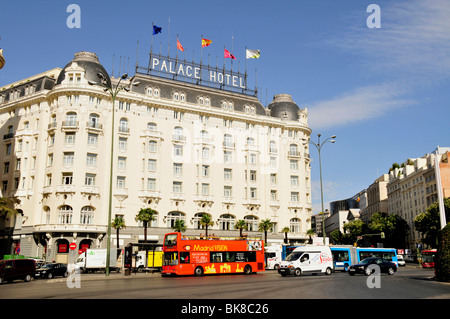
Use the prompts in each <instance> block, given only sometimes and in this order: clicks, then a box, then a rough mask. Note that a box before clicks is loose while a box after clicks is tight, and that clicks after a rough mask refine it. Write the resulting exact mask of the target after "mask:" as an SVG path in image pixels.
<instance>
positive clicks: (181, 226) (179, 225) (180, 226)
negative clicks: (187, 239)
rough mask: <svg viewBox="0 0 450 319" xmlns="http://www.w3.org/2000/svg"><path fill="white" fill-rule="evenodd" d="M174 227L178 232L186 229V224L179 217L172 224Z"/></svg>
mask: <svg viewBox="0 0 450 319" xmlns="http://www.w3.org/2000/svg"><path fill="white" fill-rule="evenodd" d="M172 229H173V230H174V231H176V232H177V233H182V232H185V231H186V226H185V225H184V220H182V219H177V220H176V221H175V223H174V225H173V226H172Z"/></svg>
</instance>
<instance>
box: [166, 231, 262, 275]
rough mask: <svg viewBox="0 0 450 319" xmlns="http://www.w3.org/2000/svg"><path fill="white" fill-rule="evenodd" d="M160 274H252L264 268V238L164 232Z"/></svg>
mask: <svg viewBox="0 0 450 319" xmlns="http://www.w3.org/2000/svg"><path fill="white" fill-rule="evenodd" d="M163 251H164V259H163V266H162V272H161V274H162V275H163V276H165V275H169V274H170V275H171V274H174V275H196V276H202V275H203V274H234V273H244V274H247V275H249V274H252V273H253V272H256V271H264V268H265V267H264V242H263V241H262V240H256V239H255V240H253V239H225V238H222V239H195V237H188V236H182V235H181V233H169V234H166V235H165V236H164V245H163Z"/></svg>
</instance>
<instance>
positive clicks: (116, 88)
mask: <svg viewBox="0 0 450 319" xmlns="http://www.w3.org/2000/svg"><path fill="white" fill-rule="evenodd" d="M97 76H98V78H99V79H100V82H94V81H88V83H89V85H98V86H100V87H102V88H103V91H105V92H108V93H109V94H110V95H111V98H112V110H111V112H112V119H111V122H112V124H111V159H110V171H109V203H108V224H107V237H108V239H107V242H106V269H105V275H106V276H109V266H110V263H111V257H110V254H111V253H110V252H111V214H112V193H113V191H112V185H113V163H114V125H115V124H114V113H115V102H116V97H117V94H119V92H120V91H122V90H125V91H127V92H129V91H130V87H131V86H132V85H134V86H138V85H139V82H135V83H133V79H134V77H132V78H131V79H130V81H129V83H128V84H126V85H122V86H121V85H120V82H122V80H125V79H126V78H127V77H128V74H124V75H122V76H121V77H120V79H119V82H118V83H117V85H115V86H114V87H113V85H112V84H108V82H107V80H106V77H105V76H104V75H103V74H102V73H97Z"/></svg>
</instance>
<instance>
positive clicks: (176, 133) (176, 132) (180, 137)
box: [173, 126, 184, 141]
mask: <svg viewBox="0 0 450 319" xmlns="http://www.w3.org/2000/svg"><path fill="white" fill-rule="evenodd" d="M173 139H174V140H177V141H184V130H183V128H182V127H181V126H176V127H175V128H174V129H173Z"/></svg>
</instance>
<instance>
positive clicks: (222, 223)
mask: <svg viewBox="0 0 450 319" xmlns="http://www.w3.org/2000/svg"><path fill="white" fill-rule="evenodd" d="M235 221H236V220H235V218H234V217H233V216H231V215H228V214H224V215H221V216H220V218H219V227H220V229H221V230H234V224H235Z"/></svg>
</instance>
